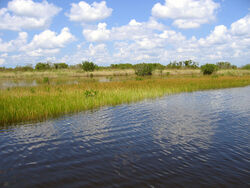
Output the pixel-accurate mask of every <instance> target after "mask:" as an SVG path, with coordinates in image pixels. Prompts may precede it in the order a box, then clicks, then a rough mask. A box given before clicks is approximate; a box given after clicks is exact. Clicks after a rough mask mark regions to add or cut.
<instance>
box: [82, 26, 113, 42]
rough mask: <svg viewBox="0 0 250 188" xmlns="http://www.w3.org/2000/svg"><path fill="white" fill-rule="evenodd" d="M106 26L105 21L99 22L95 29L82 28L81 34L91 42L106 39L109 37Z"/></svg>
mask: <svg viewBox="0 0 250 188" xmlns="http://www.w3.org/2000/svg"><path fill="white" fill-rule="evenodd" d="M106 27H107V24H106V23H99V24H98V26H97V29H96V30H93V29H84V30H83V35H84V36H85V38H86V39H87V40H88V41H91V42H100V41H106V40H108V39H109V38H110V31H109V30H107V29H106Z"/></svg>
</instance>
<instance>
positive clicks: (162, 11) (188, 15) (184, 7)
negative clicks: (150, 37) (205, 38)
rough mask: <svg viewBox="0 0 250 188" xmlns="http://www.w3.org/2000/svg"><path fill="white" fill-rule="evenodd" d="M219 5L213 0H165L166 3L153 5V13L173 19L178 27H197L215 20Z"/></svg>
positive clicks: (157, 16)
mask: <svg viewBox="0 0 250 188" xmlns="http://www.w3.org/2000/svg"><path fill="white" fill-rule="evenodd" d="M219 6H220V5H219V3H215V2H213V0H165V4H163V5H162V4H161V3H156V4H155V5H154V6H153V8H152V15H153V16H154V17H156V18H163V19H165V18H170V19H173V20H174V22H173V25H175V26H177V27H178V28H182V29H187V28H197V27H199V26H200V25H201V24H205V23H209V22H210V21H212V20H214V19H215V13H216V9H218V8H219Z"/></svg>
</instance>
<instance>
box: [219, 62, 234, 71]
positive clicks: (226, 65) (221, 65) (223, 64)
mask: <svg viewBox="0 0 250 188" xmlns="http://www.w3.org/2000/svg"><path fill="white" fill-rule="evenodd" d="M216 65H217V67H218V69H235V68H237V66H236V65H231V63H230V62H223V61H222V62H217V63H216Z"/></svg>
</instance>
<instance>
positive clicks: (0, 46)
mask: <svg viewBox="0 0 250 188" xmlns="http://www.w3.org/2000/svg"><path fill="white" fill-rule="evenodd" d="M27 37H28V34H27V33H26V32H19V34H18V37H17V39H15V40H10V41H9V42H3V41H2V39H1V38H0V52H12V51H17V50H19V48H21V47H22V46H23V45H25V44H26V42H27Z"/></svg>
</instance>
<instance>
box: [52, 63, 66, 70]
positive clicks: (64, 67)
mask: <svg viewBox="0 0 250 188" xmlns="http://www.w3.org/2000/svg"><path fill="white" fill-rule="evenodd" d="M54 67H55V69H67V68H68V67H69V66H68V65H67V64H66V63H54Z"/></svg>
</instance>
